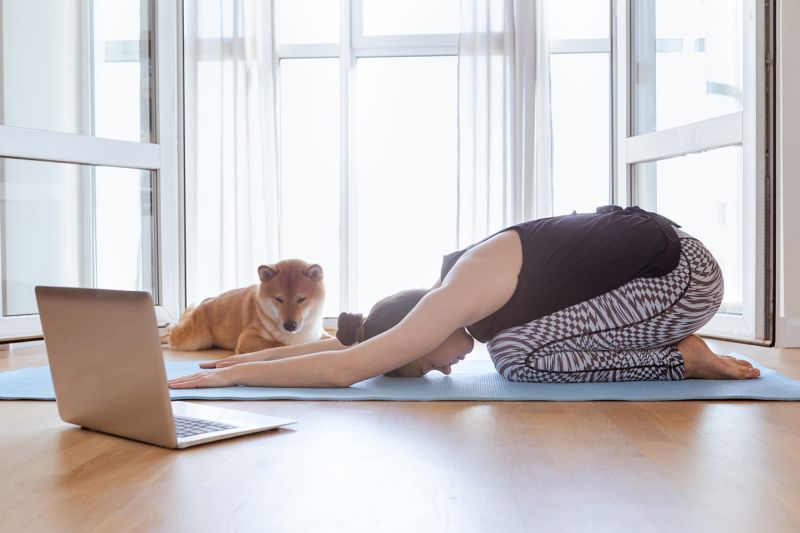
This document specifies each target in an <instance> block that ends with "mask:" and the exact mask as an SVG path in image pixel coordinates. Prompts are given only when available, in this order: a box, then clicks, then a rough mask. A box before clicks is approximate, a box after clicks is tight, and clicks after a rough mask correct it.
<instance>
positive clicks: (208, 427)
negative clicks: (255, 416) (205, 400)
mask: <svg viewBox="0 0 800 533" xmlns="http://www.w3.org/2000/svg"><path fill="white" fill-rule="evenodd" d="M235 427H236V426H232V425H230V424H223V423H221V422H212V421H211V420H200V419H199V418H189V417H188V416H176V417H175V431H176V432H177V434H178V438H183V437H191V436H193V435H200V434H201V433H211V432H213V431H221V430H223V429H233V428H235Z"/></svg>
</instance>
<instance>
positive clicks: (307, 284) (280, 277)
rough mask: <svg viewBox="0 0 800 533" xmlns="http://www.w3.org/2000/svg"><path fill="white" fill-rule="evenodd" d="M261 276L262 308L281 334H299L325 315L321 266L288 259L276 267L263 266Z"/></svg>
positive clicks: (260, 301) (259, 291) (259, 274)
mask: <svg viewBox="0 0 800 533" xmlns="http://www.w3.org/2000/svg"><path fill="white" fill-rule="evenodd" d="M258 277H259V279H260V280H261V285H260V287H259V288H258V296H259V298H258V299H259V303H260V304H261V308H262V309H263V310H264V312H265V313H266V314H267V316H269V317H270V318H272V319H273V320H274V321H275V323H276V324H278V326H279V327H280V328H281V330H282V332H284V333H288V334H295V333H298V332H300V331H302V330H303V326H305V324H306V323H307V322H313V321H314V319H316V318H318V317H319V315H320V313H322V305H323V303H324V302H325V284H324V283H323V280H322V267H321V266H319V265H317V264H309V263H306V262H305V261H302V260H300V259H285V260H283V261H278V262H277V263H275V264H274V265H261V266H260V267H258ZM309 318H310V319H311V320H309Z"/></svg>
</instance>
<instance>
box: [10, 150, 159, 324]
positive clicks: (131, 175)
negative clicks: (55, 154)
mask: <svg viewBox="0 0 800 533" xmlns="http://www.w3.org/2000/svg"><path fill="white" fill-rule="evenodd" d="M0 188H1V189H0V193H1V194H2V196H0V197H1V198H2V204H0V206H1V207H2V218H0V223H1V224H2V257H3V261H4V265H3V266H4V272H3V279H2V283H3V315H4V316H11V315H25V314H34V313H36V312H37V311H36V301H35V299H34V294H33V287H34V286H36V285H64V286H73V287H99V288H105V289H125V290H146V291H150V292H152V291H153V270H152V263H153V239H152V227H153V225H152V219H151V216H152V215H151V194H152V188H151V174H150V172H148V171H141V170H133V169H127V168H111V167H91V166H86V165H73V164H67V163H47V162H41V161H25V160H17V159H5V158H3V159H0Z"/></svg>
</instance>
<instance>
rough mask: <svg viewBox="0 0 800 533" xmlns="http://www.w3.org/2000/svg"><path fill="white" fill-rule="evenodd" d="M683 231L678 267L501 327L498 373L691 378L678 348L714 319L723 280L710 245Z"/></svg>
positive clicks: (494, 343)
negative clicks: (678, 344) (568, 305)
mask: <svg viewBox="0 0 800 533" xmlns="http://www.w3.org/2000/svg"><path fill="white" fill-rule="evenodd" d="M676 231H677V233H678V236H679V237H680V242H681V257H680V262H679V263H678V266H677V267H675V269H674V270H673V271H672V272H670V273H669V274H667V275H665V276H661V277H658V278H637V279H634V280H632V281H630V282H628V283H626V284H625V285H623V286H621V287H619V288H618V289H615V290H613V291H610V292H607V293H605V294H601V295H600V296H597V297H595V298H592V299H590V300H586V301H585V302H581V303H579V304H576V305H573V306H572V307H568V308H566V309H563V310H561V311H557V312H555V313H552V314H549V315H547V316H544V317H542V318H539V319H537V320H534V321H532V322H529V323H527V324H523V325H521V326H516V327H513V328H509V329H506V330H504V331H501V332H500V333H498V334H497V335H496V336H495V337H494V338H493V339H492V340H490V341H489V343H488V345H487V347H488V349H489V354H490V355H491V357H492V361H493V362H494V366H495V367H496V368H497V371H498V372H499V373H500V374H501V375H502V376H503V377H505V378H506V379H509V380H512V381H535V382H543V383H577V382H586V381H635V380H678V379H683V374H684V366H683V358H682V357H681V355H680V353H679V352H678V350H677V349H676V347H675V345H676V344H677V342H678V341H680V340H681V339H683V338H684V337H686V336H688V335H690V334H691V333H694V332H695V331H697V330H698V329H700V328H701V327H702V326H703V325H704V324H706V323H707V322H708V321H709V320H711V317H713V316H714V313H716V312H717V309H719V306H720V304H721V303H722V292H723V281H722V273H721V272H720V269H719V265H717V262H716V261H715V260H714V257H713V256H712V255H711V253H710V252H709V251H708V250H707V249H706V247H705V246H703V244H702V243H701V242H700V241H698V240H697V239H695V238H693V237H691V236H689V235H687V234H686V233H684V232H682V231H680V230H678V229H676Z"/></svg>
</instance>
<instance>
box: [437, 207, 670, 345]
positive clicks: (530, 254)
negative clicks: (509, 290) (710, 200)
mask: <svg viewBox="0 0 800 533" xmlns="http://www.w3.org/2000/svg"><path fill="white" fill-rule="evenodd" d="M598 211H599V212H598V213H587V214H573V215H566V216H560V217H551V218H544V219H537V220H532V221H529V222H525V223H522V224H518V225H516V226H512V227H510V228H507V229H506V230H503V231H509V230H513V231H516V232H517V234H518V235H519V238H520V241H521V243H522V255H523V261H522V268H521V270H520V273H519V277H518V280H517V287H516V290H515V291H514V294H513V295H512V296H511V298H510V299H509V300H508V302H507V303H506V304H505V305H503V306H502V307H501V308H500V309H498V310H497V311H495V312H494V313H492V314H491V315H489V316H488V317H486V318H484V319H482V320H480V321H478V322H476V323H474V324H472V325H470V326H469V327H468V330H469V332H470V334H472V335H473V336H474V337H475V338H476V339H478V340H479V341H482V342H485V341H487V340H489V339H490V338H492V337H493V336H494V335H495V334H497V333H498V332H500V331H502V330H504V329H506V328H509V327H513V326H517V325H520V324H524V323H526V322H530V321H531V320H535V319H537V318H540V317H542V316H545V315H547V314H550V313H553V312H555V311H559V310H561V309H565V308H567V307H569V306H571V305H574V304H577V303H580V302H582V301H585V300H588V299H590V298H593V297H595V296H598V295H600V294H603V293H605V292H608V291H610V290H613V289H616V288H618V287H620V286H621V285H623V284H625V283H627V282H628V281H630V280H632V279H634V278H638V277H656V276H663V275H665V274H667V273H669V272H670V271H671V270H672V269H673V268H675V266H676V265H677V264H678V260H679V257H680V243H679V240H678V237H677V234H676V233H675V231H674V230H673V229H672V227H671V225H670V222H669V221H667V220H666V219H664V218H663V217H659V216H657V215H654V214H652V213H648V212H646V211H643V210H641V209H639V208H627V209H621V208H617V207H616V206H608V207H606V208H599V209H598ZM482 242H483V241H482ZM473 246H475V245H473ZM473 246H470V247H469V248H465V249H464V250H461V251H458V252H454V253H451V254H449V255H446V256H445V257H444V261H443V264H442V271H441V275H442V279H444V277H445V276H446V275H447V273H448V272H449V271H450V270H451V269H452V268H453V266H454V265H455V264H456V262H457V261H458V259H459V258H460V257H461V256H462V255H463V254H464V253H466V252H467V251H468V250H470V249H471V248H472V247H473Z"/></svg>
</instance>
